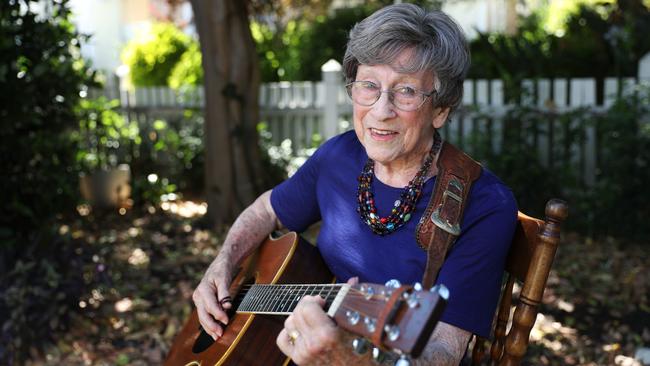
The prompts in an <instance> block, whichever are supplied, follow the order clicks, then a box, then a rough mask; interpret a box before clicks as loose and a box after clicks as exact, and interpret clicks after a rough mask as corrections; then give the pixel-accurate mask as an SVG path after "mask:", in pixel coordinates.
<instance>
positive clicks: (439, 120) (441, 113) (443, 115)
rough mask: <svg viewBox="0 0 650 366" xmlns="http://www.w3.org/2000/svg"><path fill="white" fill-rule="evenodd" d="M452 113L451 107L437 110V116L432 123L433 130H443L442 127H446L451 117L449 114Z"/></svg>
mask: <svg viewBox="0 0 650 366" xmlns="http://www.w3.org/2000/svg"><path fill="white" fill-rule="evenodd" d="M450 111H451V109H450V108H449V107H447V108H438V109H437V110H436V113H437V114H436V115H435V116H434V117H433V122H432V125H433V128H435V129H436V130H437V129H439V128H441V127H442V126H444V125H445V123H446V122H447V118H448V117H449V112H450Z"/></svg>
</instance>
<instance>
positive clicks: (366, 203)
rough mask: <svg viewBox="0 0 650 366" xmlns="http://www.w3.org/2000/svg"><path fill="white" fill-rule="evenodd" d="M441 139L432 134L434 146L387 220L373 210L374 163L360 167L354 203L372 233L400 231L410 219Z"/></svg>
mask: <svg viewBox="0 0 650 366" xmlns="http://www.w3.org/2000/svg"><path fill="white" fill-rule="evenodd" d="M441 146H442V139H441V138H440V135H439V134H438V131H435V133H434V137H433V145H432V146H431V150H430V151H429V154H428V155H427V157H426V159H425V160H424V163H423V164H422V167H421V168H420V170H419V171H418V172H417V174H416V175H415V177H414V178H413V179H412V180H411V181H410V182H409V184H408V185H407V186H406V187H404V189H403V190H402V193H401V194H400V197H399V199H397V200H396V201H395V204H394V205H393V208H392V210H391V213H390V215H389V216H387V217H379V215H378V214H377V208H376V207H375V198H374V194H373V193H372V188H371V187H372V177H373V176H374V174H375V162H374V160H372V159H370V158H368V162H367V163H366V165H365V166H364V167H363V170H362V171H361V175H360V176H359V187H358V188H357V201H358V203H359V207H357V212H359V215H361V221H363V222H364V223H366V224H367V225H368V226H370V228H371V229H372V231H373V232H374V233H375V234H378V235H381V236H384V235H388V234H390V233H392V232H394V231H395V230H397V229H399V228H400V227H401V226H402V225H404V224H405V223H406V222H408V221H409V220H410V219H411V213H412V212H413V210H414V209H415V204H416V203H417V202H418V199H420V196H421V195H422V187H423V186H424V182H425V181H426V178H427V172H428V171H429V168H430V167H431V163H432V162H433V158H434V157H435V156H436V154H438V151H440V147H441Z"/></svg>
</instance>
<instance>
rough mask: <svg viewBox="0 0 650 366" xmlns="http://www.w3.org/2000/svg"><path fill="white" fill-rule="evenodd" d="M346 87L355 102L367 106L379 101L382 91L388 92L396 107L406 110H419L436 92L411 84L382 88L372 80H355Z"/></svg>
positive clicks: (389, 98)
mask: <svg viewBox="0 0 650 366" xmlns="http://www.w3.org/2000/svg"><path fill="white" fill-rule="evenodd" d="M345 89H346V90H347V92H348V95H349V96H350V99H352V101H353V102H355V103H357V104H359V105H362V106H365V107H370V106H371V105H373V104H375V103H377V101H378V100H379V98H380V97H381V93H387V94H388V100H390V102H391V103H393V105H394V106H395V108H397V109H399V110H402V111H405V112H413V111H415V110H418V109H419V108H420V107H422V105H423V104H424V101H425V100H427V98H429V97H430V96H432V95H434V94H435V93H436V90H435V89H433V90H432V91H431V92H430V93H425V92H423V91H421V90H417V89H415V88H412V87H410V86H399V87H396V88H392V89H387V90H381V88H380V87H379V86H378V85H377V84H375V83H373V82H370V81H353V82H351V83H349V84H347V85H346V86H345Z"/></svg>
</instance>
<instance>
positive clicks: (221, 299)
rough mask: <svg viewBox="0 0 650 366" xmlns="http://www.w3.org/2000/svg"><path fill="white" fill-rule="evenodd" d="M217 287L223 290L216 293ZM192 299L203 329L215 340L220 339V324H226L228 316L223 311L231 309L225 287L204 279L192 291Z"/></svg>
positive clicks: (221, 328)
mask: <svg viewBox="0 0 650 366" xmlns="http://www.w3.org/2000/svg"><path fill="white" fill-rule="evenodd" d="M220 282H221V281H220ZM217 287H219V288H222V289H225V290H222V291H218V290H217ZM192 299H193V300H194V304H195V305H196V310H197V314H198V316H199V322H200V323H201V326H203V329H204V330H205V331H206V332H207V333H208V334H210V336H212V338H214V339H215V340H216V339H217V338H218V337H221V336H222V335H223V327H222V324H228V315H227V314H226V312H225V310H224V309H229V308H230V307H232V300H231V299H230V295H229V294H228V291H227V286H226V285H225V284H223V283H220V284H219V285H215V284H214V282H213V283H210V280H206V279H205V278H204V280H203V281H201V283H200V284H199V286H198V287H197V288H196V290H194V294H193V295H192ZM219 323H221V324H219Z"/></svg>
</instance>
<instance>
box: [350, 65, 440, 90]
mask: <svg viewBox="0 0 650 366" xmlns="http://www.w3.org/2000/svg"><path fill="white" fill-rule="evenodd" d="M358 77H388V79H390V80H398V81H417V82H419V83H421V84H423V85H426V84H428V83H432V82H433V74H432V73H431V72H427V71H426V70H420V71H415V72H413V71H411V70H404V69H402V68H401V67H399V66H396V65H384V64H382V65H365V64H361V65H359V68H358V69H357V78H358Z"/></svg>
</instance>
